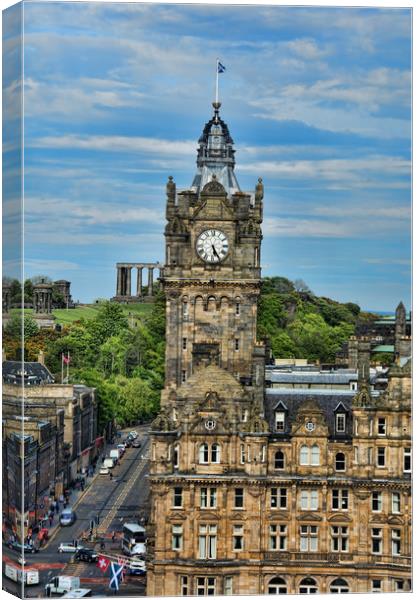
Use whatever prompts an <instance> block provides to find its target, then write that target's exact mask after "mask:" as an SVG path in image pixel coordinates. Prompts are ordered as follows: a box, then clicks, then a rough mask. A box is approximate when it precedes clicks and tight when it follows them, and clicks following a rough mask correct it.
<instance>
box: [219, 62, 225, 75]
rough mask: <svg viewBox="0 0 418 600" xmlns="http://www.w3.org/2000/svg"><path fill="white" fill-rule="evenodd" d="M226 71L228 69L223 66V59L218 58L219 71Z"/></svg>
mask: <svg viewBox="0 0 418 600" xmlns="http://www.w3.org/2000/svg"><path fill="white" fill-rule="evenodd" d="M225 71H226V68H225V67H224V66H223V64H222V63H221V61H219V60H218V73H224V72H225Z"/></svg>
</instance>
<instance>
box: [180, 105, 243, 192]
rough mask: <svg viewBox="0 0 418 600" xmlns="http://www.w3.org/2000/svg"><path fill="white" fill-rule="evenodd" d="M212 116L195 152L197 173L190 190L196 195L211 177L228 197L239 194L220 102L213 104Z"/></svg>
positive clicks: (233, 159)
mask: <svg viewBox="0 0 418 600" xmlns="http://www.w3.org/2000/svg"><path fill="white" fill-rule="evenodd" d="M212 106H213V108H214V115H213V117H212V119H210V121H208V122H207V123H206V125H205V126H204V128H203V133H202V135H201V136H200V138H199V149H198V151H197V161H196V162H197V172H196V175H195V177H194V179H193V183H192V186H191V190H192V191H193V192H195V193H197V194H199V192H200V191H201V190H202V189H203V188H204V186H205V185H206V184H207V183H208V182H209V181H211V179H212V175H216V177H217V180H218V181H219V182H220V183H221V184H222V185H223V187H224V188H225V190H226V192H227V194H228V197H230V196H231V195H232V194H234V193H236V192H240V191H241V190H240V187H239V184H238V181H237V178H236V176H235V173H234V167H235V158H234V154H235V150H234V140H233V139H232V137H231V135H230V133H229V129H228V125H227V124H226V123H225V121H223V120H222V119H221V118H220V116H219V109H220V107H221V103H220V102H213V103H212Z"/></svg>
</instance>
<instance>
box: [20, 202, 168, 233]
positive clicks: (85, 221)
mask: <svg viewBox="0 0 418 600" xmlns="http://www.w3.org/2000/svg"><path fill="white" fill-rule="evenodd" d="M123 200H124V202H123V208H122V206H121V203H111V202H105V201H103V202H102V203H101V204H99V203H96V202H94V203H93V202H91V201H89V200H87V201H86V202H85V203H82V202H80V201H77V200H73V199H69V198H59V197H56V198H50V197H47V198H45V197H34V196H28V197H26V198H25V215H26V221H27V223H28V226H27V230H30V229H33V230H34V228H35V227H34V226H33V225H31V222H32V223H33V220H34V219H37V218H39V217H42V218H43V220H44V218H45V216H46V215H53V219H54V220H57V221H59V220H63V221H65V223H66V228H67V229H68V228H69V226H70V224H77V225H78V226H82V227H89V226H92V225H106V224H110V225H111V224H117V223H148V224H150V223H152V224H155V225H160V224H161V222H162V219H163V216H164V215H163V213H162V211H160V210H158V209H157V208H149V207H146V206H143V204H144V203H146V202H147V200H146V199H145V200H144V199H142V200H141V204H142V206H141V205H139V201H137V204H136V206H132V204H131V205H129V204H128V203H127V202H126V198H125V197H124V199H123ZM36 227H38V225H36Z"/></svg>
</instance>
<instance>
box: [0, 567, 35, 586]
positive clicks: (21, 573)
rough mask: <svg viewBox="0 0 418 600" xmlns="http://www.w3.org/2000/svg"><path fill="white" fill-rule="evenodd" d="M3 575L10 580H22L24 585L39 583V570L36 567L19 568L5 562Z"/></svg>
mask: <svg viewBox="0 0 418 600" xmlns="http://www.w3.org/2000/svg"><path fill="white" fill-rule="evenodd" d="M4 575H5V577H8V578H9V579H11V580H12V581H16V582H19V583H20V582H21V581H22V578H23V582H24V583H25V584H26V585H37V584H38V583H39V571H38V570H37V569H19V568H16V567H14V566H13V565H9V564H8V563H5V565H4Z"/></svg>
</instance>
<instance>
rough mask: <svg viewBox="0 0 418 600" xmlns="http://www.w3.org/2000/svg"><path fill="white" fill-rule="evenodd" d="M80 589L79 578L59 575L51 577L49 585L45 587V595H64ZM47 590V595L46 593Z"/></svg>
mask: <svg viewBox="0 0 418 600" xmlns="http://www.w3.org/2000/svg"><path fill="white" fill-rule="evenodd" d="M79 587H80V577H71V576H69V575H60V576H58V577H53V578H52V579H51V581H50V582H49V583H47V584H46V586H45V595H46V596H50V595H51V594H64V593H65V592H69V591H71V590H75V589H77V588H79ZM47 590H49V594H48V591H47Z"/></svg>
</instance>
